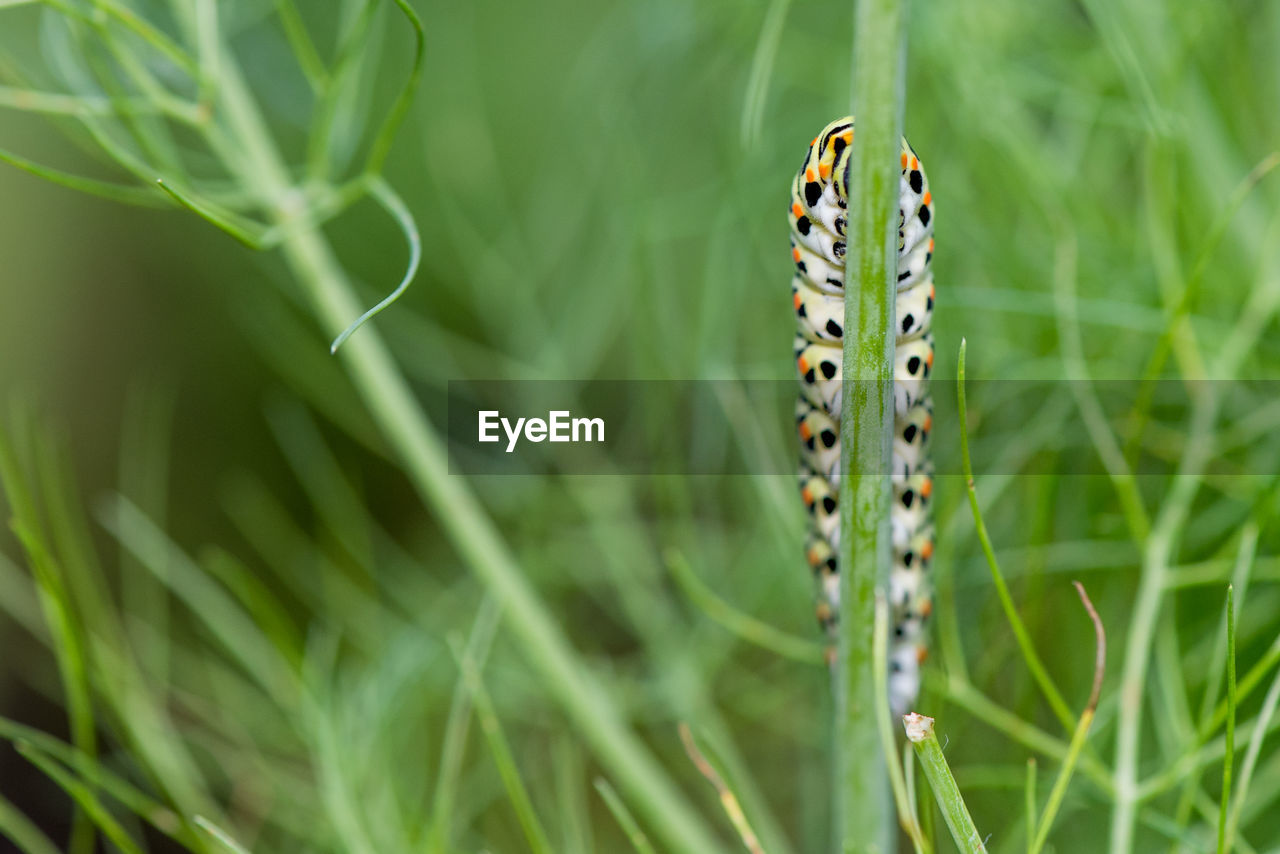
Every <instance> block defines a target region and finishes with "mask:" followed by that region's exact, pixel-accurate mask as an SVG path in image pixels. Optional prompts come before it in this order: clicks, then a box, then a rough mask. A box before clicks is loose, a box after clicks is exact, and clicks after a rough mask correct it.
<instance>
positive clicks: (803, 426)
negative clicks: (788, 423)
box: [800, 421, 813, 442]
mask: <svg viewBox="0 0 1280 854" xmlns="http://www.w3.org/2000/svg"><path fill="white" fill-rule="evenodd" d="M812 435H813V431H812V430H810V429H809V422H808V421H801V422H800V438H801V439H804V440H805V441H806V442H807V441H809V437H810V436H812Z"/></svg>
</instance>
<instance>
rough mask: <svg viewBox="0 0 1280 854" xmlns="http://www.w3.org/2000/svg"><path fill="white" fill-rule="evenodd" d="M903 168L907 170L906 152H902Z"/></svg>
mask: <svg viewBox="0 0 1280 854" xmlns="http://www.w3.org/2000/svg"><path fill="white" fill-rule="evenodd" d="M902 168H903V169H906V168H907V153H906V152H905V151H904V152H902Z"/></svg>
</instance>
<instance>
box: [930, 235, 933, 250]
mask: <svg viewBox="0 0 1280 854" xmlns="http://www.w3.org/2000/svg"><path fill="white" fill-rule="evenodd" d="M929 251H930V252H932V251H933V238H932V237H930V238H929Z"/></svg>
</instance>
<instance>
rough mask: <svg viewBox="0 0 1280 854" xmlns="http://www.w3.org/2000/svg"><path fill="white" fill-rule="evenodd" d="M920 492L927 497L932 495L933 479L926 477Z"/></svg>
mask: <svg viewBox="0 0 1280 854" xmlns="http://www.w3.org/2000/svg"><path fill="white" fill-rule="evenodd" d="M920 494H921V495H923V496H924V497H925V498H928V497H929V496H930V495H933V481H932V480H930V479H929V478H925V480H924V484H922V485H921V487H920Z"/></svg>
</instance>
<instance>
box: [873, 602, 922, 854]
mask: <svg viewBox="0 0 1280 854" xmlns="http://www.w3.org/2000/svg"><path fill="white" fill-rule="evenodd" d="M872 651H873V652H874V654H875V657H874V658H873V659H872V662H873V663H874V667H875V678H876V724H877V726H878V727H879V732H880V744H881V747H882V748H883V750H884V758H885V760H886V762H885V765H886V767H887V768H888V771H889V783H890V788H891V789H892V790H893V801H894V806H895V807H897V810H898V824H900V825H902V829H903V830H904V831H906V834H907V836H908V838H910V839H911V846H912V847H913V848H914V849H915V852H916V854H929V852H930V851H931V849H930V848H929V843H928V842H926V841H925V838H924V834H923V833H922V832H921V831H920V825H919V823H918V822H917V821H916V816H915V812H914V811H913V809H912V806H911V804H912V799H911V794H910V789H909V787H908V786H907V778H906V774H905V773H904V771H903V768H902V760H901V759H900V758H899V756H898V745H897V744H896V743H895V742H894V739H893V721H892V720H891V719H890V715H889V602H888V600H887V599H885V597H884V594H883V593H877V594H876V626H875V645H874V646H873V647H872Z"/></svg>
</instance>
